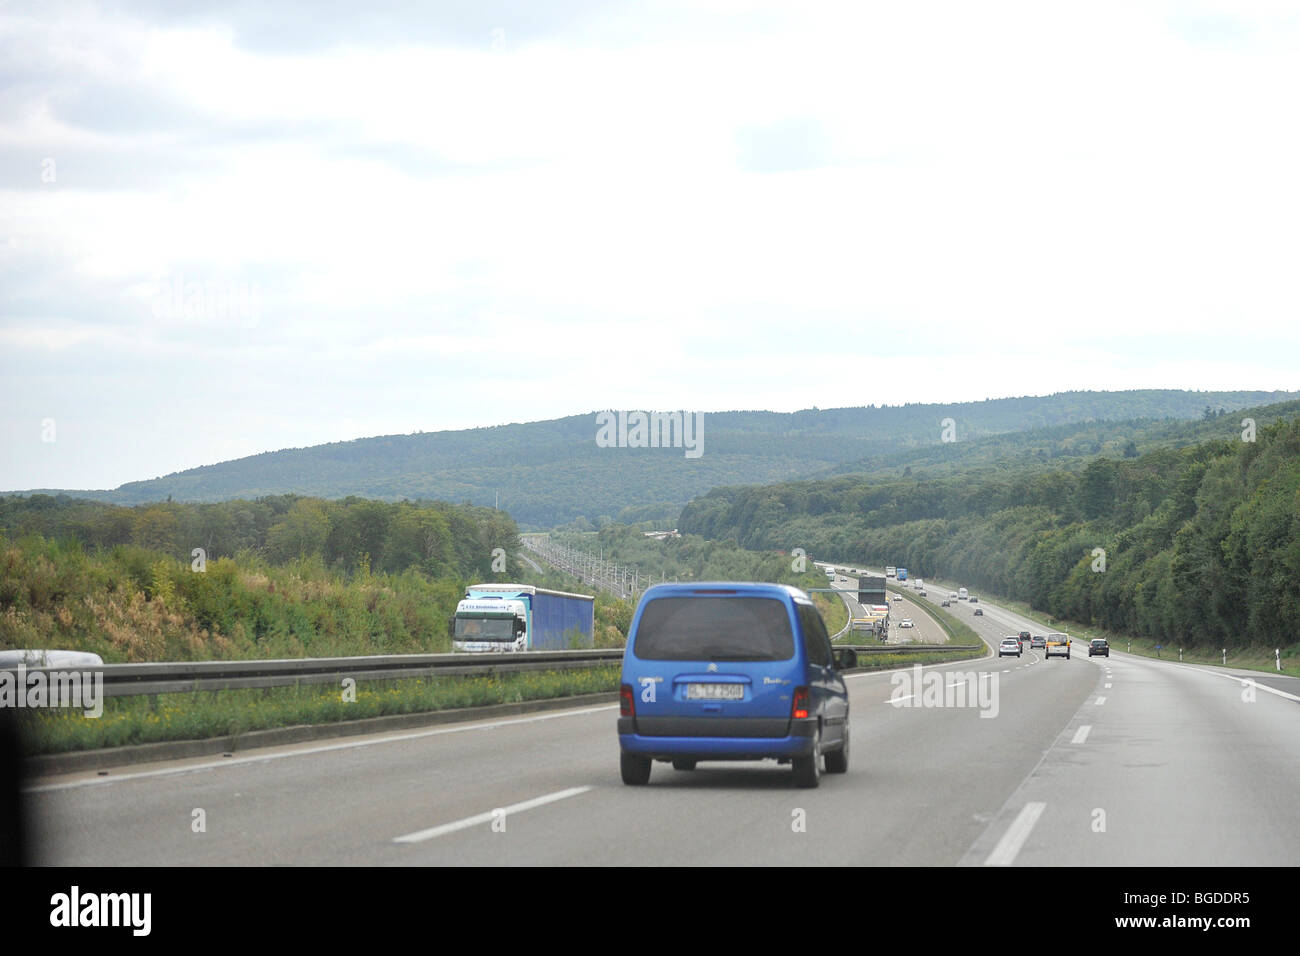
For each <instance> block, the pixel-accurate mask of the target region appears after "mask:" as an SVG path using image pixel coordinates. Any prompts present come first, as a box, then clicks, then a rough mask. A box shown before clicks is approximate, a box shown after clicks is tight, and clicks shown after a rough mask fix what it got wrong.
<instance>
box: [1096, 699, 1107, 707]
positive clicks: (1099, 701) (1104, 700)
mask: <svg viewBox="0 0 1300 956" xmlns="http://www.w3.org/2000/svg"><path fill="white" fill-rule="evenodd" d="M1104 703H1106V698H1105V697H1098V698H1097V705H1098V706H1101V705H1102V704H1104Z"/></svg>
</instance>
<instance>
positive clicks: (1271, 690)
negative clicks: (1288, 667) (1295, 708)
mask: <svg viewBox="0 0 1300 956" xmlns="http://www.w3.org/2000/svg"><path fill="white" fill-rule="evenodd" d="M1205 673H1207V674H1213V675H1214V676H1215V677H1226V678H1228V680H1235V681H1236V682H1237V683H1238V684H1241V685H1242V686H1243V687H1244V686H1245V685H1247V684H1253V685H1254V686H1255V688H1256V690H1262V691H1267V692H1268V693H1270V694H1276V695H1277V696H1278V697H1285V698H1286V699H1287V700H1300V697H1297V696H1296V695H1295V694H1288V693H1287V692H1286V691H1284V690H1278V689H1277V688H1276V687H1269V686H1268V685H1267V684H1261V683H1260V682H1259V681H1257V680H1255V679H1254V678H1253V677H1237V676H1236V675H1234V674H1225V673H1223V672H1222V671H1206V672H1205Z"/></svg>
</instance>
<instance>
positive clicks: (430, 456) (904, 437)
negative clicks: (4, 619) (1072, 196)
mask: <svg viewBox="0 0 1300 956" xmlns="http://www.w3.org/2000/svg"><path fill="white" fill-rule="evenodd" d="M1297 398H1300V393H1297V392H1263V391H1236V392H1191V391H1172V390H1140V391H1126V392H1062V393H1059V394H1056V395H1049V396H1041V397H1027V398H1007V399H994V400H989V401H982V402H965V403H957V404H928V405H921V404H913V405H901V406H884V407H865V408H840V409H816V408H813V409H809V410H805V411H800V412H793V413H789V414H785V413H777V412H764V411H733V412H717V413H708V414H706V415H705V416H704V427H703V435H702V438H703V444H702V454H701V455H700V457H698V458H690V457H687V456H686V455H685V454H684V452H683V449H681V448H629V447H613V448H610V447H600V445H598V444H597V441H596V438H597V432H598V427H597V422H596V414H595V413H594V412H593V413H591V414H587V415H574V416H570V417H567V418H561V419H555V420H552V421H543V422H531V423H527V424H512V425H501V426H498V427H494V428H477V429H469V430H465V431H448V432H432V433H421V434H414V435H389V436H384V437H379V438H366V439H359V440H357V441H351V442H336V443H332V444H328V445H317V446H313V447H310V448H292V449H285V450H281V451H275V452H267V453H264V454H261V455H254V456H251V457H248V458H241V459H237V460H234V461H228V462H222V463H220V464H214V465H206V466H203V467H200V468H193V469H190V470H187V471H182V472H177V473H175V474H172V475H167V476H166V477H162V478H155V479H152V480H148V481H136V482H130V483H128V484H125V485H123V486H122V487H120V488H118V489H115V490H112V491H68V492H63V493H65V494H68V495H71V496H74V497H82V498H91V499H94V500H100V501H109V502H113V503H116V504H127V505H129V504H140V503H146V502H158V501H164V500H166V499H168V498H169V497H170V498H171V499H173V500H174V501H198V502H214V501H223V500H229V499H247V500H255V499H259V498H265V497H267V496H272V495H283V494H298V495H311V496H315V497H319V498H343V497H346V496H348V495H358V496H362V497H367V498H377V499H384V500H389V501H395V500H398V499H402V498H409V499H438V500H444V501H459V502H467V503H471V504H475V505H489V506H490V505H492V504H493V503H494V502H495V501H497V500H498V496H499V501H500V507H501V508H502V509H503V510H506V511H508V512H509V513H510V514H511V515H512V516H513V517H514V519H515V520H516V521H517V522H519V524H520V526H521V527H524V528H550V527H555V526H557V525H563V524H567V523H569V522H573V521H575V520H577V519H582V520H583V521H587V522H590V523H591V524H593V525H599V524H601V523H604V522H607V521H609V520H618V521H621V522H627V523H631V522H638V521H646V520H656V521H659V522H662V523H665V524H668V525H669V526H671V523H672V522H673V521H674V520H675V518H676V516H677V513H678V512H679V511H680V509H681V507H682V506H683V505H684V504H686V502H688V501H690V500H691V499H692V498H694V497H695V496H697V495H700V494H703V493H704V492H706V491H708V490H709V489H711V488H714V487H717V486H720V485H734V484H739V483H753V482H771V481H785V480H790V479H797V478H812V477H816V476H818V475H821V474H826V473H829V472H830V471H832V470H835V469H840V470H845V469H847V470H850V471H861V470H863V469H872V470H878V469H880V468H883V467H891V468H897V469H898V471H899V472H900V473H901V472H903V471H905V470H906V469H907V468H908V467H913V468H916V467H925V468H936V467H944V468H959V469H967V468H969V467H971V466H972V465H973V464H975V463H977V460H978V459H980V456H981V455H982V456H983V459H984V461H985V462H986V463H988V464H991V465H995V464H998V463H1000V462H1002V461H1003V460H1004V459H1005V458H1006V457H1007V456H1012V457H1016V456H1026V455H1027V456H1031V457H1036V458H1038V459H1039V460H1042V461H1050V460H1051V459H1052V458H1059V457H1061V456H1062V455H1065V456H1070V455H1092V454H1096V453H1104V452H1106V451H1108V449H1109V446H1108V444H1107V443H1108V442H1110V441H1113V440H1115V436H1116V434H1117V432H1116V429H1115V428H1114V427H1112V426H1109V425H1108V426H1106V427H1104V428H1103V427H1097V426H1095V423H1097V422H1112V423H1120V422H1123V423H1128V424H1127V426H1125V427H1127V428H1128V429H1129V431H1131V432H1132V436H1130V437H1125V439H1124V441H1125V442H1127V441H1129V440H1135V441H1137V442H1138V445H1139V447H1141V445H1142V442H1143V441H1145V440H1146V439H1145V437H1143V436H1144V435H1145V432H1143V429H1145V428H1147V427H1148V426H1150V427H1156V426H1159V427H1165V426H1168V427H1171V428H1172V427H1175V426H1189V425H1194V424H1195V423H1197V422H1201V421H1202V420H1204V419H1205V416H1206V412H1207V411H1208V412H1209V413H1210V414H1211V415H1217V413H1218V411H1219V410H1220V409H1223V410H1224V412H1225V416H1224V417H1223V418H1222V419H1221V420H1220V421H1219V424H1220V425H1221V426H1223V428H1224V430H1225V433H1226V427H1227V426H1228V425H1230V424H1231V420H1230V419H1231V418H1232V417H1234V416H1235V415H1236V413H1237V412H1239V411H1241V410H1242V409H1246V408H1252V407H1257V406H1260V405H1264V404H1267V403H1276V402H1279V401H1283V400H1286V401H1291V400H1295V399H1297ZM1226 413H1233V415H1232V416H1228V415H1227V414H1226ZM944 419H952V420H953V423H954V428H955V435H956V438H957V441H956V442H944V441H943V428H944V426H943V422H944ZM1238 420H1239V419H1238ZM1084 426H1089V427H1084ZM1054 430H1055V431H1054ZM1139 433H1141V434H1139ZM1021 434H1029V436H1030V437H1029V439H1028V441H1025V442H1022V441H1019V440H1018V439H1017V438H1016V435H1021ZM995 436H1001V441H1000V442H996V443H992V444H988V445H984V446H982V447H983V451H979V450H978V449H977V448H976V446H977V445H980V443H981V442H985V441H987V440H988V439H990V438H993V437H995ZM1122 447H1123V446H1122ZM969 456H973V457H969ZM30 493H31V492H27V493H26V494H30ZM49 493H51V494H58V493H59V492H49Z"/></svg>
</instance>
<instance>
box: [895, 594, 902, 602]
mask: <svg viewBox="0 0 1300 956" xmlns="http://www.w3.org/2000/svg"><path fill="white" fill-rule="evenodd" d="M894 600H895V601H901V600H903V595H901V594H895V595H894Z"/></svg>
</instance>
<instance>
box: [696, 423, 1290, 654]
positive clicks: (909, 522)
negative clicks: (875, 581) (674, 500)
mask: <svg viewBox="0 0 1300 956" xmlns="http://www.w3.org/2000/svg"><path fill="white" fill-rule="evenodd" d="M678 528H679V530H681V531H682V532H683V533H687V534H692V535H698V536H700V537H702V538H704V539H711V540H715V541H728V542H732V543H735V544H737V545H740V546H742V547H745V548H752V549H757V550H771V549H782V550H789V549H792V548H795V547H801V548H803V549H804V550H805V551H807V552H808V553H809V554H814V555H818V556H827V557H834V558H835V559H837V560H842V561H848V562H854V563H862V564H871V565H874V566H883V565H886V564H892V565H903V566H906V567H907V568H909V569H910V570H911V571H912V573H913V574H915V575H917V576H922V577H940V578H943V579H945V580H953V581H960V582H961V583H963V584H965V585H967V586H970V587H972V588H980V589H984V590H987V591H989V592H992V593H995V594H1001V595H1005V596H1008V597H1011V598H1014V599H1017V600H1022V601H1026V602H1028V603H1029V604H1031V605H1032V606H1033V607H1035V608H1038V609H1040V610H1043V611H1046V612H1048V613H1050V614H1052V615H1055V616H1058V617H1061V618H1068V619H1071V620H1075V621H1080V622H1083V623H1085V624H1097V625H1100V626H1102V627H1105V628H1108V629H1110V630H1113V631H1118V632H1128V633H1132V634H1134V635H1141V636H1144V637H1151V638H1155V639H1157V640H1159V639H1166V640H1169V641H1171V642H1172V641H1174V640H1177V641H1178V642H1179V643H1180V644H1186V645H1187V646H1189V647H1196V646H1209V647H1215V648H1217V647H1220V646H1223V647H1232V646H1239V645H1246V644H1250V645H1265V646H1268V647H1274V646H1277V647H1286V646H1290V645H1292V644H1294V643H1295V642H1296V634H1297V633H1298V629H1300V594H1298V593H1297V589H1296V587H1295V582H1296V581H1297V579H1300V418H1291V419H1289V420H1282V421H1277V422H1275V423H1273V424H1271V425H1266V426H1263V427H1261V428H1259V429H1258V431H1257V432H1254V433H1253V434H1251V433H1248V431H1247V430H1244V429H1243V430H1242V434H1241V435H1238V436H1236V437H1234V438H1229V439H1215V440H1210V441H1204V442H1200V443H1197V444H1193V445H1187V446H1184V447H1178V448H1175V447H1165V448H1158V449H1156V450H1154V451H1150V452H1147V453H1145V454H1137V455H1133V456H1130V457H1123V456H1122V455H1121V456H1120V457H1117V458H1110V457H1095V458H1094V459H1092V460H1091V461H1089V462H1088V463H1086V464H1085V465H1083V466H1082V467H1079V468H1072V469H1064V468H1061V469H1043V468H1024V469H1019V470H1010V471H1006V472H999V473H995V474H986V475H984V476H981V477H975V476H972V475H970V474H957V475H951V476H947V477H937V478H929V479H925V480H919V479H916V478H902V479H900V478H892V479H885V480H882V479H879V478H872V477H867V476H861V475H856V476H854V475H845V476H842V477H837V478H832V479H827V480H820V481H805V482H788V483H782V484H771V485H760V486H746V487H732V488H719V489H715V490H714V491H712V492H710V493H708V494H706V495H703V496H701V497H699V498H697V499H695V500H694V501H692V502H691V503H690V504H689V505H687V506H686V508H685V509H684V510H683V512H682V515H681V518H680V520H679V523H678Z"/></svg>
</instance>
